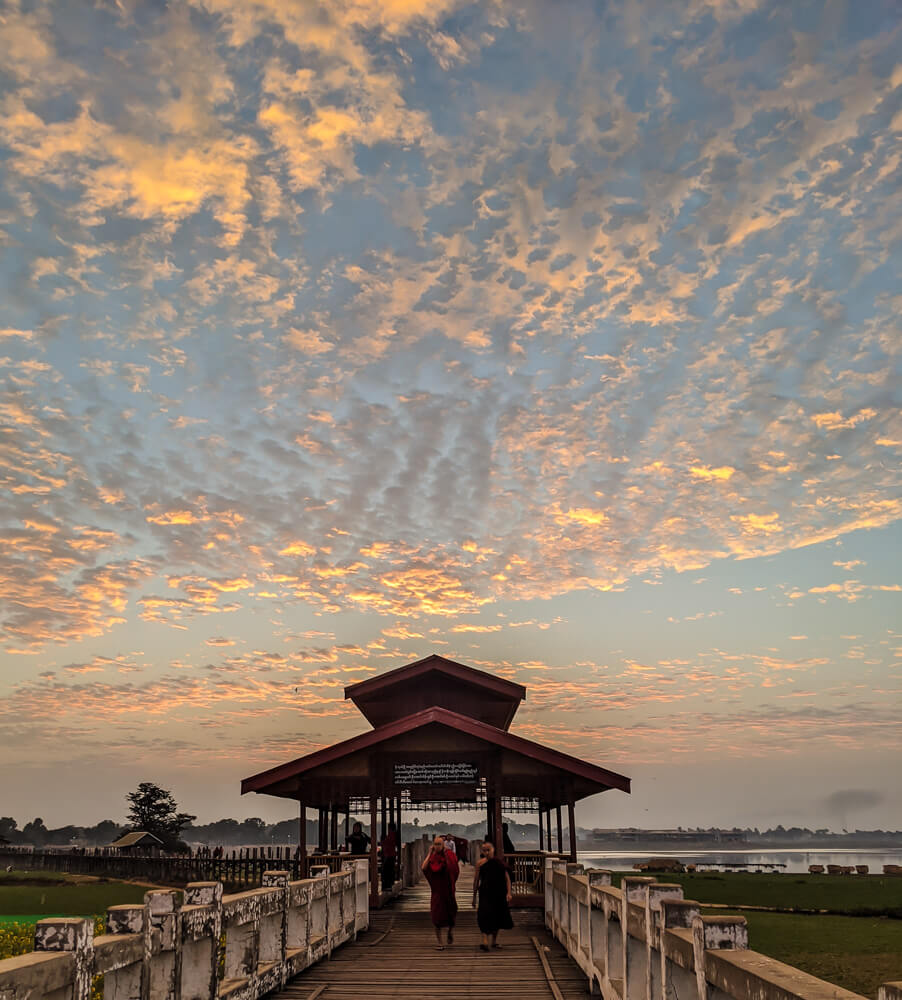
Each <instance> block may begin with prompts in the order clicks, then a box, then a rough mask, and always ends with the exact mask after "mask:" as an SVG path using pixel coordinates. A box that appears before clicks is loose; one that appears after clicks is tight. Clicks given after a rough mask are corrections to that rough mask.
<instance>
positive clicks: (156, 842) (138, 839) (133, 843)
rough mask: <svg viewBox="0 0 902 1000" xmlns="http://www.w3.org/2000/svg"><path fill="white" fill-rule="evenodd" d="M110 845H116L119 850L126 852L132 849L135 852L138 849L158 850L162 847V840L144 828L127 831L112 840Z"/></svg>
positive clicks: (142, 850)
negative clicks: (133, 831)
mask: <svg viewBox="0 0 902 1000" xmlns="http://www.w3.org/2000/svg"><path fill="white" fill-rule="evenodd" d="M110 847H117V848H119V850H120V851H125V852H126V853H129V852H132V851H134V852H135V853H137V852H139V851H141V852H144V851H155V850H156V851H158V850H161V849H162V847H163V841H162V840H160V838H159V837H155V836H154V835H153V834H152V833H148V832H147V831H146V830H138V831H136V832H135V833H127V834H125V836H124V837H120V838H119V839H118V840H114V841H113V843H112V844H110Z"/></svg>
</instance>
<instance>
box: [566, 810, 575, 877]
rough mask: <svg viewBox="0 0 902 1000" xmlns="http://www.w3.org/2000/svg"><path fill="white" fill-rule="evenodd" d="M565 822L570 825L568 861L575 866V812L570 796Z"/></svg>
mask: <svg viewBox="0 0 902 1000" xmlns="http://www.w3.org/2000/svg"><path fill="white" fill-rule="evenodd" d="M567 822H568V823H569V825H570V860H571V861H572V862H573V863H574V864H576V810H575V808H574V803H573V796H572V795H571V796H570V797H569V798H568V799H567Z"/></svg>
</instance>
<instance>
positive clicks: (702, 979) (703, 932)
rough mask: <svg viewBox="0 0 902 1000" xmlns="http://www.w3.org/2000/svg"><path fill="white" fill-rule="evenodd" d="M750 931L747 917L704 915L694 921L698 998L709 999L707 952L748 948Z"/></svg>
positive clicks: (694, 957) (694, 955) (693, 949)
mask: <svg viewBox="0 0 902 1000" xmlns="http://www.w3.org/2000/svg"><path fill="white" fill-rule="evenodd" d="M748 946H749V931H748V926H747V924H746V920H745V917H702V916H697V917H695V918H694V919H693V921H692V953H693V960H694V962H695V983H696V988H697V990H698V1000H708V975H707V961H706V958H705V953H706V952H707V951H711V950H716V949H720V948H730V949H733V950H736V949H742V950H747V949H748Z"/></svg>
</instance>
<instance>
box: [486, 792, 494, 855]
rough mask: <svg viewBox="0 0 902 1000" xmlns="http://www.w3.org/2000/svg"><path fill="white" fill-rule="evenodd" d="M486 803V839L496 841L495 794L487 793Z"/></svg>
mask: <svg viewBox="0 0 902 1000" xmlns="http://www.w3.org/2000/svg"><path fill="white" fill-rule="evenodd" d="M485 804H486V807H487V812H488V815H487V816H486V823H485V839H486V840H490V841H491V842H492V843H493V844H494V843H495V796H494V795H486V797H485Z"/></svg>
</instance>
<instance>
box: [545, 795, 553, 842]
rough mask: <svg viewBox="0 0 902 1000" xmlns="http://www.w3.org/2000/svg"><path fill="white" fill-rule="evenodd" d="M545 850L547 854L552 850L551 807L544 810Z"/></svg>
mask: <svg viewBox="0 0 902 1000" xmlns="http://www.w3.org/2000/svg"><path fill="white" fill-rule="evenodd" d="M545 850H546V851H548V853H549V854H551V852H552V850H553V848H552V846H551V806H548V808H547V809H546V810H545Z"/></svg>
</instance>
